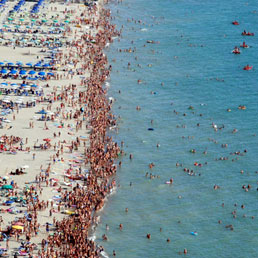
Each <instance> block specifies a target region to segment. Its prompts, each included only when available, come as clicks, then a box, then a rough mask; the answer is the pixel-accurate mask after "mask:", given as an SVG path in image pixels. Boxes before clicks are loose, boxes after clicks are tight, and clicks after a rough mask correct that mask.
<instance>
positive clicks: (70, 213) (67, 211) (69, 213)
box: [65, 210, 75, 215]
mask: <svg viewBox="0 0 258 258" xmlns="http://www.w3.org/2000/svg"><path fill="white" fill-rule="evenodd" d="M74 213H75V212H74V211H71V210H66V211H65V214H67V215H72V214H74Z"/></svg>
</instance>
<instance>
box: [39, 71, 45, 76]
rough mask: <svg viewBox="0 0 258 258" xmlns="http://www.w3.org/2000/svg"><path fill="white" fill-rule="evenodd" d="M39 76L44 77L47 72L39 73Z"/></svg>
mask: <svg viewBox="0 0 258 258" xmlns="http://www.w3.org/2000/svg"><path fill="white" fill-rule="evenodd" d="M38 74H39V75H42V76H44V75H45V74H46V73H45V72H39V73H38Z"/></svg>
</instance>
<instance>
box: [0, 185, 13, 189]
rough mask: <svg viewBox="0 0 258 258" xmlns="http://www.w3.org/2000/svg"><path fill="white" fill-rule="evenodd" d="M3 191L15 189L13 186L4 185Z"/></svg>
mask: <svg viewBox="0 0 258 258" xmlns="http://www.w3.org/2000/svg"><path fill="white" fill-rule="evenodd" d="M2 189H13V186H12V185H3V186H2Z"/></svg>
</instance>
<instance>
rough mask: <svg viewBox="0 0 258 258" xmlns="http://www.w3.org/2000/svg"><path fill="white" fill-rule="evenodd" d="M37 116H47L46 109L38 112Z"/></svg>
mask: <svg viewBox="0 0 258 258" xmlns="http://www.w3.org/2000/svg"><path fill="white" fill-rule="evenodd" d="M37 114H41V115H45V114H47V112H46V111H45V110H44V109H42V110H41V111H39V112H37Z"/></svg>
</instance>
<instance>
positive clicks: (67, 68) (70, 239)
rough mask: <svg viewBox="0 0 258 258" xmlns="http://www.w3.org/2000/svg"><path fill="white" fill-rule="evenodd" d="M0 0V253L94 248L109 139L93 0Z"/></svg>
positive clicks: (101, 24)
mask: <svg viewBox="0 0 258 258" xmlns="http://www.w3.org/2000/svg"><path fill="white" fill-rule="evenodd" d="M5 2H6V1H2V2H1V6H0V11H1V20H2V24H1V26H0V27H1V29H2V30H1V35H2V36H1V40H0V54H1V58H2V60H1V69H2V70H1V71H0V75H1V79H0V84H1V89H0V91H1V96H0V104H1V108H2V118H1V127H2V129H1V131H2V132H1V146H0V148H1V158H0V160H1V163H2V167H1V174H0V176H1V189H2V190H1V218H2V219H1V232H2V234H1V240H2V241H3V242H2V245H1V246H2V247H1V253H0V255H1V256H7V257H18V256H25V257H99V255H100V253H101V251H102V250H103V249H102V247H98V246H97V245H96V244H95V243H94V242H93V241H92V240H90V238H88V237H89V236H88V231H89V229H90V228H91V227H92V225H94V224H95V223H97V220H98V218H97V217H96V216H95V215H94V214H95V211H97V210H99V209H101V207H102V206H103V204H104V199H105V196H106V195H107V194H108V193H109V192H110V191H111V189H112V188H113V187H114V186H115V181H114V180H113V181H110V180H109V179H110V177H111V176H112V175H114V173H115V171H116V166H115V165H114V159H115V158H116V156H117V155H118V153H119V147H118V146H117V145H116V144H115V143H114V142H113V141H112V138H110V137H108V136H107V134H106V132H107V130H108V128H109V127H111V126H114V125H115V119H114V117H112V114H111V113H110V110H111V107H110V104H109V102H108V100H107V98H106V95H105V94H106V92H105V91H104V90H103V89H102V84H103V83H104V82H105V80H106V79H107V78H108V76H109V67H108V63H107V59H106V57H105V55H104V53H103V48H104V47H105V45H106V44H107V43H108V42H111V40H112V36H114V35H115V34H116V33H117V32H115V28H114V26H112V25H110V24H109V20H108V16H109V13H108V11H106V10H104V9H103V2H102V1H99V2H92V3H90V4H89V5H88V6H86V5H84V4H81V3H72V2H71V1H68V2H67V3H66V4H63V3H59V2H55V1H52V2H50V3H49V2H47V1H39V2H25V1H23V0H21V1H19V2H17V3H14V2H13V3H12V4H10V5H9V4H8V5H7V4H6V3H5Z"/></svg>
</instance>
